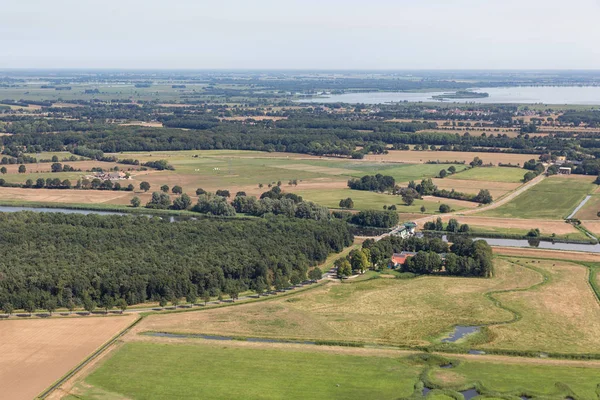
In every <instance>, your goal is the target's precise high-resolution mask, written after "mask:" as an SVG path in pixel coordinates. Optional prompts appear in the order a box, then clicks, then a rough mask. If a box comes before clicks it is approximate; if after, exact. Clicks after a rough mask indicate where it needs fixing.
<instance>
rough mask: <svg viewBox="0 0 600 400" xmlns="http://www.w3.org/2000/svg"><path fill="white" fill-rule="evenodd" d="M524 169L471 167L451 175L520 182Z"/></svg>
mask: <svg viewBox="0 0 600 400" xmlns="http://www.w3.org/2000/svg"><path fill="white" fill-rule="evenodd" d="M525 172H526V170H524V169H522V168H510V167H491V168H489V167H485V168H471V169H468V170H466V171H463V172H459V173H457V174H455V175H452V178H453V179H464V180H473V181H493V182H510V183H520V182H521V180H522V179H523V175H525Z"/></svg>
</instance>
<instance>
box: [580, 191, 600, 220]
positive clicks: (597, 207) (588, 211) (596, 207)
mask: <svg viewBox="0 0 600 400" xmlns="http://www.w3.org/2000/svg"><path fill="white" fill-rule="evenodd" d="M599 211H600V194H594V195H592V197H591V198H590V199H589V200H588V201H587V203H585V205H584V206H583V207H582V208H581V209H580V210H579V211H577V214H575V218H577V219H580V220H582V221H583V220H595V221H599V220H600V217H598V212H599Z"/></svg>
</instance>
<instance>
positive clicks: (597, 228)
mask: <svg viewBox="0 0 600 400" xmlns="http://www.w3.org/2000/svg"><path fill="white" fill-rule="evenodd" d="M581 223H582V224H583V226H584V227H585V228H586V229H587V230H589V231H590V232H592V233H593V234H594V235H600V220H592V221H581Z"/></svg>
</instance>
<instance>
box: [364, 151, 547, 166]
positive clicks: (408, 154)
mask: <svg viewBox="0 0 600 400" xmlns="http://www.w3.org/2000/svg"><path fill="white" fill-rule="evenodd" d="M475 157H479V158H481V159H482V160H483V162H484V163H485V164H487V163H492V164H494V165H498V163H503V164H515V165H516V164H519V165H523V163H525V161H528V160H531V159H532V158H535V159H537V158H538V157H539V155H538V154H512V153H487V152H475V151H474V152H467V151H431V150H427V151H414V150H390V151H389V153H388V154H376V155H367V156H365V159H366V160H370V161H395V162H406V163H425V162H427V161H438V160H439V161H441V162H444V161H464V162H466V163H467V164H468V163H470V162H471V161H473V158H475Z"/></svg>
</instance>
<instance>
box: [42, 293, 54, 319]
mask: <svg viewBox="0 0 600 400" xmlns="http://www.w3.org/2000/svg"><path fill="white" fill-rule="evenodd" d="M44 309H46V311H48V314H50V315H52V313H53V312H54V311H56V299H55V298H54V297H51V298H49V299H47V300H46V301H45V304H44Z"/></svg>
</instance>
